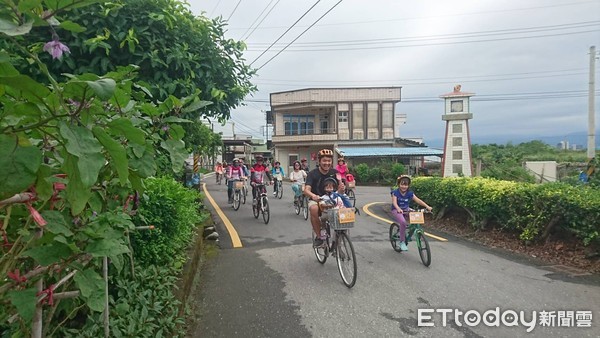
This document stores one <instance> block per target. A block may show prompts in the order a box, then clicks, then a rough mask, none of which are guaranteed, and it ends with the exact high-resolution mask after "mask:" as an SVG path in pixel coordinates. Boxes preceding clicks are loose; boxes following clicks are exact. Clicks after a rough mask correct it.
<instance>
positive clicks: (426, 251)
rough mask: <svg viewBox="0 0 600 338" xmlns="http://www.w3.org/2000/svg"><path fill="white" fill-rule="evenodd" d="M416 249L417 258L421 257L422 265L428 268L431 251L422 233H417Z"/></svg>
mask: <svg viewBox="0 0 600 338" xmlns="http://www.w3.org/2000/svg"><path fill="white" fill-rule="evenodd" d="M417 247H418V248H419V256H421V261H422V262H423V265H425V266H429V265H430V264H431V249H430V248H429V242H428V241H427V238H425V234H423V232H422V231H418V232H417Z"/></svg>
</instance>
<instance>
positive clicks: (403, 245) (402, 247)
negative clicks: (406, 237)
mask: <svg viewBox="0 0 600 338" xmlns="http://www.w3.org/2000/svg"><path fill="white" fill-rule="evenodd" d="M399 247H400V250H402V251H408V247H406V243H404V242H400V245H399Z"/></svg>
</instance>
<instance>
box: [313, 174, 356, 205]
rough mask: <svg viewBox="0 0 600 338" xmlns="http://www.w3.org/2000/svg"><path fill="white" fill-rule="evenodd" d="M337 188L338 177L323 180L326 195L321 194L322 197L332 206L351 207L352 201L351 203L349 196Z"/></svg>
mask: <svg viewBox="0 0 600 338" xmlns="http://www.w3.org/2000/svg"><path fill="white" fill-rule="evenodd" d="M337 188H338V181H337V179H335V178H333V177H327V178H326V179H325V180H323V190H325V195H323V196H321V199H322V200H323V201H324V202H325V203H326V204H328V205H329V206H331V207H332V208H344V207H346V208H351V207H352V203H350V200H349V199H348V196H346V195H345V194H340V193H338V192H337Z"/></svg>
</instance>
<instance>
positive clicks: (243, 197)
mask: <svg viewBox="0 0 600 338" xmlns="http://www.w3.org/2000/svg"><path fill="white" fill-rule="evenodd" d="M247 194H248V192H247V191H246V187H242V192H241V194H240V197H241V199H242V204H246V195H247Z"/></svg>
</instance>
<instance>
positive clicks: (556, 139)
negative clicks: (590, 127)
mask: <svg viewBox="0 0 600 338" xmlns="http://www.w3.org/2000/svg"><path fill="white" fill-rule="evenodd" d="M534 140H538V141H542V142H544V143H546V144H548V145H551V146H553V147H555V146H556V145H557V144H559V143H560V142H561V141H567V142H569V145H570V146H571V147H572V146H573V145H574V144H575V145H577V146H578V147H581V148H583V149H586V148H587V132H572V133H568V134H565V135H561V136H555V135H549V136H540V135H538V136H528V135H523V136H516V137H515V136H505V135H486V136H482V137H473V138H472V139H471V143H473V144H493V143H495V144H507V143H509V142H511V143H512V144H515V145H516V144H519V143H524V142H530V141H534ZM425 144H426V145H427V146H428V147H432V148H440V149H441V148H443V147H444V139H442V138H439V139H430V140H425ZM596 149H598V150H600V130H596Z"/></svg>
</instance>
